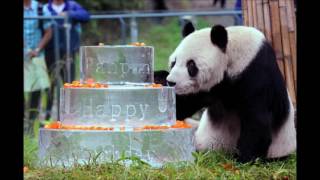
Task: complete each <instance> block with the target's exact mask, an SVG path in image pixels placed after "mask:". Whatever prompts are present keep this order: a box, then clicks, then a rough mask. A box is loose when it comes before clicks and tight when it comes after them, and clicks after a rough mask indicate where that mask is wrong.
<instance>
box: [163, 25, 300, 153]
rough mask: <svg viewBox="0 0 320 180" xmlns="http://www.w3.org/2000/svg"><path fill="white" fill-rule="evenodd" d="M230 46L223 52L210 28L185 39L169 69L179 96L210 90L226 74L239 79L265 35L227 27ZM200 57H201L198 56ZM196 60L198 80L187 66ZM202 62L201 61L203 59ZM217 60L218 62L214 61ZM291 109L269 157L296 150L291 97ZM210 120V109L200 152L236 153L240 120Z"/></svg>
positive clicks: (200, 134)
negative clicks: (223, 151) (217, 45)
mask: <svg viewBox="0 0 320 180" xmlns="http://www.w3.org/2000/svg"><path fill="white" fill-rule="evenodd" d="M226 30H227V33H228V45H227V49H226V53H223V52H222V51H221V50H220V49H219V48H218V47H216V48H213V47H214V46H215V45H214V44H213V43H212V42H211V40H210V32H211V28H205V29H201V30H197V31H195V32H193V33H191V34H189V35H188V36H186V37H185V38H184V39H183V40H182V41H181V43H180V44H179V46H178V47H177V48H176V49H175V51H174V52H173V53H172V54H171V56H170V57H169V66H170V65H171V63H173V62H174V61H175V65H174V66H173V68H172V69H171V70H170V74H169V76H168V77H167V80H168V81H172V82H175V83H176V85H175V89H176V93H177V94H190V93H197V92H199V91H200V90H204V91H206V90H209V89H210V88H212V87H213V86H215V85H216V84H218V83H219V82H220V81H222V79H223V77H224V72H225V71H226V72H227V73H228V75H229V77H236V76H237V75H239V73H241V72H243V70H244V69H245V68H246V67H247V66H248V65H249V64H250V62H251V60H252V59H253V58H254V57H255V55H256V54H257V52H258V50H259V48H260V47H261V45H262V43H263V42H264V41H265V36H264V35H263V34H262V33H261V32H260V31H258V30H256V29H255V28H251V27H245V26H231V27H227V28H226ZM199 55H201V56H199ZM190 59H193V60H194V61H195V62H196V63H197V66H198V68H199V69H200V71H199V72H198V75H197V77H195V78H197V79H194V78H192V77H190V76H189V75H188V70H187V67H186V63H187V61H188V60H190ZM200 59H201V60H200ZM214 60H215V61H214ZM289 103H290V110H289V115H288V117H287V119H286V120H285V123H284V125H283V126H282V127H281V129H280V131H279V132H278V133H277V134H276V133H273V134H272V143H271V145H270V146H269V151H268V154H267V157H269V158H274V157H282V156H285V155H288V154H290V153H291V152H294V151H295V149H296V138H295V137H296V131H295V127H294V109H293V105H292V102H291V99H290V97H289ZM187 122H188V123H191V124H193V125H195V126H197V122H196V121H194V120H192V119H188V120H187ZM211 122H212V121H210V120H209V116H208V112H207V110H206V111H205V112H204V113H203V115H202V117H201V120H200V123H199V124H198V129H197V131H196V133H195V142H196V147H197V149H199V150H201V149H208V148H212V149H221V148H222V149H224V150H227V151H234V150H235V149H236V146H237V141H238V138H239V135H240V120H239V119H238V117H237V116H236V115H234V114H229V115H228V116H227V117H225V119H224V120H223V122H226V123H223V124H219V125H215V124H212V123H211Z"/></svg>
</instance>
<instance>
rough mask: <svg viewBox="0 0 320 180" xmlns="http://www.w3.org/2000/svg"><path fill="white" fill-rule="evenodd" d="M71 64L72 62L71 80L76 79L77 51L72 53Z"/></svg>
mask: <svg viewBox="0 0 320 180" xmlns="http://www.w3.org/2000/svg"><path fill="white" fill-rule="evenodd" d="M71 58H72V60H71V64H70V70H71V76H70V77H71V82H72V81H74V80H76V79H75V78H76V63H75V62H76V53H72V54H71Z"/></svg>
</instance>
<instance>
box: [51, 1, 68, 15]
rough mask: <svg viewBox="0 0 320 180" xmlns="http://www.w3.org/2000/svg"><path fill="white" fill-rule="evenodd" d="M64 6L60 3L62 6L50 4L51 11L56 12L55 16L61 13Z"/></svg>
mask: <svg viewBox="0 0 320 180" xmlns="http://www.w3.org/2000/svg"><path fill="white" fill-rule="evenodd" d="M64 6H65V3H62V4H60V5H56V4H53V3H52V9H53V10H54V11H55V12H57V14H59V13H61V12H62V10H63V8H64Z"/></svg>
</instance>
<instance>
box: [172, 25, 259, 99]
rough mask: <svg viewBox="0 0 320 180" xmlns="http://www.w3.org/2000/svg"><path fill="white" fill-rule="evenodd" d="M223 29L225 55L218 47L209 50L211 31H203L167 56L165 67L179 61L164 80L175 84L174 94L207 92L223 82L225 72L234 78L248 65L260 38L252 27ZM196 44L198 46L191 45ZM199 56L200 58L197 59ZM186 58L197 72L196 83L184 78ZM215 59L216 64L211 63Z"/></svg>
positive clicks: (199, 31) (189, 38)
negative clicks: (195, 63)
mask: <svg viewBox="0 0 320 180" xmlns="http://www.w3.org/2000/svg"><path fill="white" fill-rule="evenodd" d="M226 30H227V32H228V46H227V50H226V53H223V52H222V51H221V50H220V49H219V48H212V47H213V46H215V45H214V44H212V42H211V40H210V32H211V28H204V29H201V30H197V31H195V32H193V33H191V34H190V35H188V36H187V37H185V38H184V39H183V40H182V41H181V43H180V44H179V46H178V47H177V48H176V50H175V51H174V52H173V53H172V54H171V55H170V57H169V66H170V65H171V63H172V62H174V61H175V60H176V59H179V60H178V61H176V64H175V65H174V67H173V68H172V69H171V71H170V74H169V76H168V77H167V80H168V81H173V82H176V86H175V88H176V93H177V94H189V93H196V92H198V91H199V90H209V89H210V88H211V87H213V86H214V85H216V84H218V83H219V82H220V81H221V80H222V79H223V75H224V74H223V73H224V71H225V70H227V73H228V74H229V76H230V77H234V76H236V75H238V74H239V73H240V72H242V71H243V69H245V68H246V66H247V65H248V64H249V63H250V61H251V60H252V59H253V57H254V56H255V55H256V53H257V51H258V50H259V47H260V46H261V44H262V43H263V41H264V40H265V37H264V35H263V34H262V33H261V32H260V31H257V30H256V29H255V28H251V27H246V26H231V27H228V28H226ZM198 44H201V46H195V45H198ZM244 44H245V46H244ZM199 54H201V55H202V56H198V55H199ZM189 59H193V60H195V61H196V62H197V66H198V67H199V69H201V72H199V75H198V76H197V78H198V79H197V80H196V81H194V80H193V79H192V78H190V77H189V76H186V74H188V72H187V68H186V65H185V64H186V63H187V60H189ZM199 59H201V61H199ZM215 59H216V60H219V61H213V60H215Z"/></svg>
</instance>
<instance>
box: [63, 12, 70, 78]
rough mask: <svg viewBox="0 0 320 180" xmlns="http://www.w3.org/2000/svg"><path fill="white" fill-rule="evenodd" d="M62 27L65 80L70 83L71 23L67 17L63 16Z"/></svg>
mask: <svg viewBox="0 0 320 180" xmlns="http://www.w3.org/2000/svg"><path fill="white" fill-rule="evenodd" d="M63 26H64V28H65V33H66V41H67V42H66V45H67V47H66V65H67V82H68V83H71V64H70V63H71V60H72V59H71V56H70V29H71V24H70V23H69V17H68V16H66V17H65V18H64V25H63Z"/></svg>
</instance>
